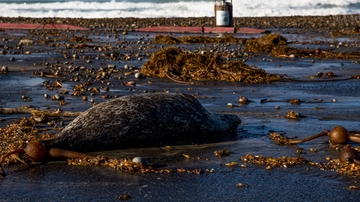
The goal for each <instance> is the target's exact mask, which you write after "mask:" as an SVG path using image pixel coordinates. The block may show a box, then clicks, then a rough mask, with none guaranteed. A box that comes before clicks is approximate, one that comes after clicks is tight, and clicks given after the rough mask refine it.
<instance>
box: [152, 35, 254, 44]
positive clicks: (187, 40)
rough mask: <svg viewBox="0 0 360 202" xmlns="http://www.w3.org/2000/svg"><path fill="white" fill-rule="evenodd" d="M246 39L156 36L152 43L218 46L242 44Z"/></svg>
mask: <svg viewBox="0 0 360 202" xmlns="http://www.w3.org/2000/svg"><path fill="white" fill-rule="evenodd" d="M246 40H247V39H245V38H235V37H234V36H232V35H226V36H223V37H209V36H183V37H173V36H169V35H166V36H163V35H156V36H155V37H154V39H153V43H161V44H179V43H180V44H194V43H198V44H199V43H201V44H209V43H212V44H218V43H232V44H244V43H245V42H246Z"/></svg>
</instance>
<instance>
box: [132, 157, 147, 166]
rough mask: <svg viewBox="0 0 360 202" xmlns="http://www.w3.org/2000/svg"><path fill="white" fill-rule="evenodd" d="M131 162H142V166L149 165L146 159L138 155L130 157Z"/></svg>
mask: <svg viewBox="0 0 360 202" xmlns="http://www.w3.org/2000/svg"><path fill="white" fill-rule="evenodd" d="M132 162H133V163H139V164H142V165H144V166H146V165H149V161H148V160H146V159H145V158H143V157H139V156H137V157H134V158H133V159H132Z"/></svg>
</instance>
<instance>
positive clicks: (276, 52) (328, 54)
mask: <svg viewBox="0 0 360 202" xmlns="http://www.w3.org/2000/svg"><path fill="white" fill-rule="evenodd" d="M153 42H154V43H161V44H221V43H223V44H243V45H244V50H245V51H247V52H255V53H270V55H272V56H274V57H278V58H336V59H360V53H359V52H354V51H353V52H333V51H331V50H322V49H321V48H315V49H308V48H303V49H299V48H292V47H289V46H288V42H287V39H286V38H285V37H283V36H281V35H280V34H266V35H264V36H262V37H258V38H250V39H247V38H235V37H234V36H232V35H225V36H223V37H209V36H184V37H173V36H162V35H156V36H155V37H154V39H153Z"/></svg>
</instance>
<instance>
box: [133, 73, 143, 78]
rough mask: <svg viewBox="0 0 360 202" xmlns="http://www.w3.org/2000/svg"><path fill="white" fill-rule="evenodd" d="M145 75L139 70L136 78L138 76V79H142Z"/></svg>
mask: <svg viewBox="0 0 360 202" xmlns="http://www.w3.org/2000/svg"><path fill="white" fill-rule="evenodd" d="M143 77H144V75H143V74H142V73H140V72H137V73H136V74H135V78H137V79H142V78H143Z"/></svg>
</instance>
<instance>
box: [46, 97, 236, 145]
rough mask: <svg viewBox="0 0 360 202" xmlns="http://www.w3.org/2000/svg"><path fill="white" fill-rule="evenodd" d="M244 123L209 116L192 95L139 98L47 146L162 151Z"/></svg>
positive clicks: (74, 126) (115, 105)
mask: <svg viewBox="0 0 360 202" xmlns="http://www.w3.org/2000/svg"><path fill="white" fill-rule="evenodd" d="M240 123H241V120H240V119H239V118H238V116H236V115H233V114H220V113H215V112H210V111H208V110H206V109H205V108H204V107H203V106H202V105H201V103H200V102H199V101H198V100H197V99H196V98H194V97H193V96H191V95H186V94H182V93H177V94H173V93H151V94H147V93H146V94H135V95H128V96H123V97H119V98H115V99H112V100H110V101H107V102H103V103H100V104H98V105H95V106H93V107H92V108H90V109H88V110H87V111H85V112H84V113H82V114H81V115H80V116H78V117H76V118H75V119H74V120H73V121H72V122H71V123H69V125H68V126H66V127H65V128H64V129H63V130H62V131H61V132H60V133H59V135H58V136H57V138H55V139H53V140H47V141H43V143H44V144H45V145H46V147H47V148H51V147H58V148H62V149H69V150H73V151H99V150H112V149H123V148H129V147H140V146H158V145H166V144H174V143H177V142H179V141H180V142H181V141H189V140H193V139H194V140H210V139H212V138H215V137H225V136H226V135H228V134H234V133H236V130H237V127H238V125H239V124H240Z"/></svg>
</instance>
